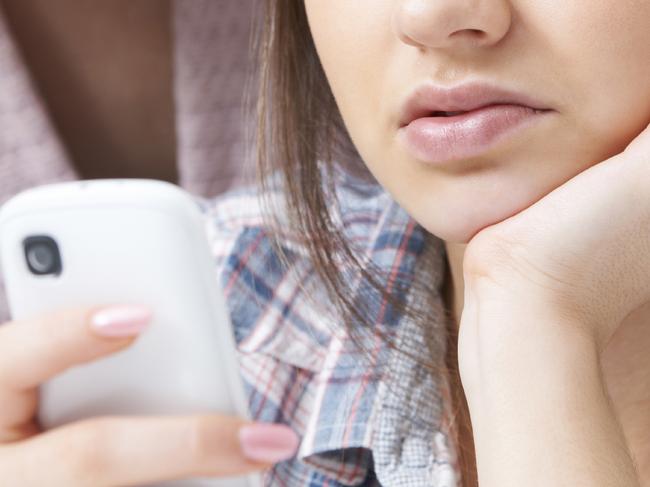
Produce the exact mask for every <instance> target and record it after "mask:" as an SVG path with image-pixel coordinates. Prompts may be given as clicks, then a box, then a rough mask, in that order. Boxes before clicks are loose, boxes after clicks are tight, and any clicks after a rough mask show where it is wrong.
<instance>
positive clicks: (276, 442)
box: [239, 423, 299, 463]
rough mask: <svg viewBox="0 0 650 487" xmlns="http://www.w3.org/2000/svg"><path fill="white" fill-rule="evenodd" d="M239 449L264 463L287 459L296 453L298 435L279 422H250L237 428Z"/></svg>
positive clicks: (250, 457)
mask: <svg viewBox="0 0 650 487" xmlns="http://www.w3.org/2000/svg"><path fill="white" fill-rule="evenodd" d="M239 441H240V443H241V449H242V452H243V454H244V456H246V457H247V458H249V459H251V460H254V461H258V462H265V463H277V462H281V461H282V460H288V459H289V458H292V457H293V456H294V455H295V454H296V450H297V449H298V442H299V440H298V436H297V435H296V433H294V432H293V430H292V429H291V428H289V427H287V426H284V425H281V424H269V423H252V424H248V425H246V426H243V427H242V428H241V429H240V430H239Z"/></svg>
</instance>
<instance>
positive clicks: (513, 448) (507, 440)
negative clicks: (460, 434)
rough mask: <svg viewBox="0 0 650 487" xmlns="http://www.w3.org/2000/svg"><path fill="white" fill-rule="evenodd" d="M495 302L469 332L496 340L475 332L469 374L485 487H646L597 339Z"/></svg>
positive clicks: (479, 464)
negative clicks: (605, 374)
mask: <svg viewBox="0 0 650 487" xmlns="http://www.w3.org/2000/svg"><path fill="white" fill-rule="evenodd" d="M488 306H489V305H485V304H483V305H482V306H479V309H480V311H478V312H476V313H474V318H473V319H474V322H473V323H471V324H469V326H470V327H472V326H473V327H475V328H474V329H476V330H481V333H482V334H483V335H485V333H493V334H494V335H495V336H491V337H490V338H485V337H484V336H483V337H480V336H478V335H477V337H476V339H477V341H476V343H475V344H474V345H473V347H474V352H475V353H476V357H474V358H473V359H472V360H469V361H466V366H465V370H464V371H463V375H464V377H463V384H464V386H465V392H466V394H467V398H468V404H469V408H470V414H471V418H472V427H473V430H474V441H475V447H476V457H477V468H478V474H479V483H480V486H481V487H520V486H522V485H526V486H540V487H541V486H544V487H547V486H551V485H552V486H562V485H567V486H589V487H605V486H608V487H610V486H612V487H614V486H615V487H636V486H638V485H639V483H638V480H637V476H636V473H635V468H634V465H633V462H632V460H631V458H630V455H629V452H628V448H627V446H626V444H625V439H624V436H623V433H622V430H621V428H620V426H619V423H618V420H617V418H616V415H615V413H614V411H613V408H612V407H611V404H610V401H609V398H608V396H607V393H606V390H605V387H604V381H603V378H602V375H601V372H600V366H599V362H598V351H597V349H596V346H595V344H594V343H593V341H592V340H590V339H588V338H587V336H586V335H585V334H582V333H579V332H576V330H579V327H576V326H573V325H571V324H568V323H567V324H566V325H567V326H564V324H563V323H558V322H557V321H556V322H554V323H547V322H545V320H546V319H544V318H540V317H539V315H535V314H534V313H521V312H512V310H509V311H508V312H507V313H506V312H503V313H501V312H494V310H493V311H489V310H488ZM470 315H471V313H470ZM536 316H537V317H536ZM469 318H470V317H469V316H468V317H467V319H466V318H465V313H464V315H463V320H464V322H463V323H462V324H461V327H462V326H465V325H468V323H467V321H469ZM494 319H498V320H499V323H498V324H497V325H496V326H495V325H494V323H491V322H489V321H490V320H494ZM549 319H550V318H549ZM524 320H525V321H524ZM465 345H466V344H465ZM465 352H467V350H465ZM467 363H470V365H467ZM468 368H472V370H468Z"/></svg>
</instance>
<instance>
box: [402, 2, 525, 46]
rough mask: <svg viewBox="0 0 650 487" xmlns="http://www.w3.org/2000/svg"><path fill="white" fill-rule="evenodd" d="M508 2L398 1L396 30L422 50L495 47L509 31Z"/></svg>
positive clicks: (509, 15)
mask: <svg viewBox="0 0 650 487" xmlns="http://www.w3.org/2000/svg"><path fill="white" fill-rule="evenodd" d="M511 22H512V13H511V10H510V5H509V0H398V1H397V5H396V8H395V11H394V13H393V28H394V30H395V32H396V34H397V36H398V37H399V38H400V39H401V40H402V42H405V43H406V44H409V45H412V46H416V47H418V48H420V49H435V48H438V49H445V48H447V49H449V48H458V47H460V46H469V47H481V46H489V45H493V44H496V43H497V42H499V40H501V39H502V38H503V37H504V36H505V35H506V34H507V33H508V31H509V30H510V24H511Z"/></svg>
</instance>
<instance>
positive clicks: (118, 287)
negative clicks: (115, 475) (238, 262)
mask: <svg viewBox="0 0 650 487" xmlns="http://www.w3.org/2000/svg"><path fill="white" fill-rule="evenodd" d="M199 205H200V202H199V201H198V200H197V199H196V198H194V197H192V196H191V195H190V194H188V193H187V192H185V191H184V190H182V189H181V188H179V187H178V186H175V185H173V184H170V183H166V182H162V181H154V180H146V179H104V180H89V181H76V182H66V183H59V184H52V185H45V186H40V187H36V188H33V189H29V190H27V191H24V192H22V193H20V194H19V195H17V196H15V197H13V198H12V199H10V200H9V201H7V202H6V203H5V204H4V205H3V207H2V208H1V210H0V266H1V268H2V272H3V276H4V280H5V286H6V292H7V299H8V303H9V309H10V313H11V315H12V319H23V318H28V317H30V316H33V315H37V314H40V313H45V312H48V311H50V310H55V309H60V308H64V307H69V306H77V305H98V304H99V305H101V304H116V303H120V304H121V303H136V304H145V305H149V306H150V307H151V308H152V310H153V313H154V315H153V319H152V321H151V324H150V325H149V326H148V328H147V329H146V330H145V331H144V332H143V333H142V334H141V335H140V336H138V337H137V339H136V340H135V342H134V343H133V344H132V345H131V346H130V347H129V348H127V349H125V350H123V351H120V352H118V353H116V354H114V355H111V356H108V357H105V358H100V359H98V360H96V361H93V362H91V363H87V364H81V365H79V366H76V367H73V368H71V369H69V370H67V371H65V372H64V373H62V374H60V375H59V376H57V377H55V378H53V379H52V380H50V381H48V382H47V383H45V384H43V385H42V386H41V388H40V406H39V412H38V419H39V421H40V423H41V425H42V426H43V427H44V428H46V429H49V428H54V427H56V426H58V425H61V424H64V423H68V422H70V421H75V420H79V419H83V418H88V417H94V416H101V415H115V414H124V415H127V414H128V415H147V414H188V413H189V414H193V413H209V412H219V413H228V414H236V415H239V416H242V417H244V418H247V417H248V416H249V414H248V407H247V400H246V396H245V392H244V386H243V382H242V379H241V375H240V370H239V363H238V359H237V351H236V346H235V340H234V335H233V330H232V326H231V323H230V319H229V313H228V311H227V308H226V302H225V299H224V296H223V295H222V292H221V289H220V285H219V282H218V275H217V270H216V267H215V263H214V259H213V257H212V254H211V251H210V246H209V242H208V240H207V233H206V231H205V219H204V217H203V216H202V215H201V211H200V206H199ZM161 441H165V439H164V438H161ZM259 485H261V481H260V477H259V476H258V475H250V476H245V477H238V478H230V479H215V478H195V479H191V480H190V479H188V480H176V481H170V482H166V483H159V484H156V486H159V487H162V486H164V487H170V486H176V487H177V486H183V487H208V486H209V487H257V486H259Z"/></svg>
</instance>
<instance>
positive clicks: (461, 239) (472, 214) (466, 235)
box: [411, 200, 534, 244]
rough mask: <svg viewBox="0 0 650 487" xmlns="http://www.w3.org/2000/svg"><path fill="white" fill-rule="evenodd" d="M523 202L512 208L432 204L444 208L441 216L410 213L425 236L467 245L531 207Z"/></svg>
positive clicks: (505, 205) (511, 204) (504, 203)
mask: <svg viewBox="0 0 650 487" xmlns="http://www.w3.org/2000/svg"><path fill="white" fill-rule="evenodd" d="M533 202H534V200H527V201H526V203H524V204H519V205H516V204H514V202H512V201H501V202H500V204H498V203H497V204H492V205H486V204H481V202H480V200H478V201H476V200H471V201H467V200H465V201H462V202H456V204H453V205H452V204H449V203H448V204H447V205H445V204H444V202H442V201H437V202H436V207H438V208H446V209H447V211H445V212H430V211H422V209H421V208H420V211H417V209H416V210H415V211H413V212H411V215H412V216H413V218H414V219H415V220H416V221H417V222H418V223H419V224H420V225H421V226H422V227H424V229H425V230H427V231H428V232H429V233H431V234H433V235H435V236H436V237H438V238H440V239H442V240H444V241H445V242H447V243H454V244H467V243H469V242H470V241H471V240H472V239H473V238H474V237H475V236H476V235H477V234H478V233H480V232H481V231H482V230H484V229H486V228H488V227H490V226H493V225H496V224H498V223H501V222H503V221H504V220H507V219H508V218H510V217H512V216H514V215H516V214H518V213H519V212H521V211H523V210H524V209H525V208H527V207H529V206H530V205H531V204H533ZM428 207H429V208H430V207H431V205H428Z"/></svg>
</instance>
